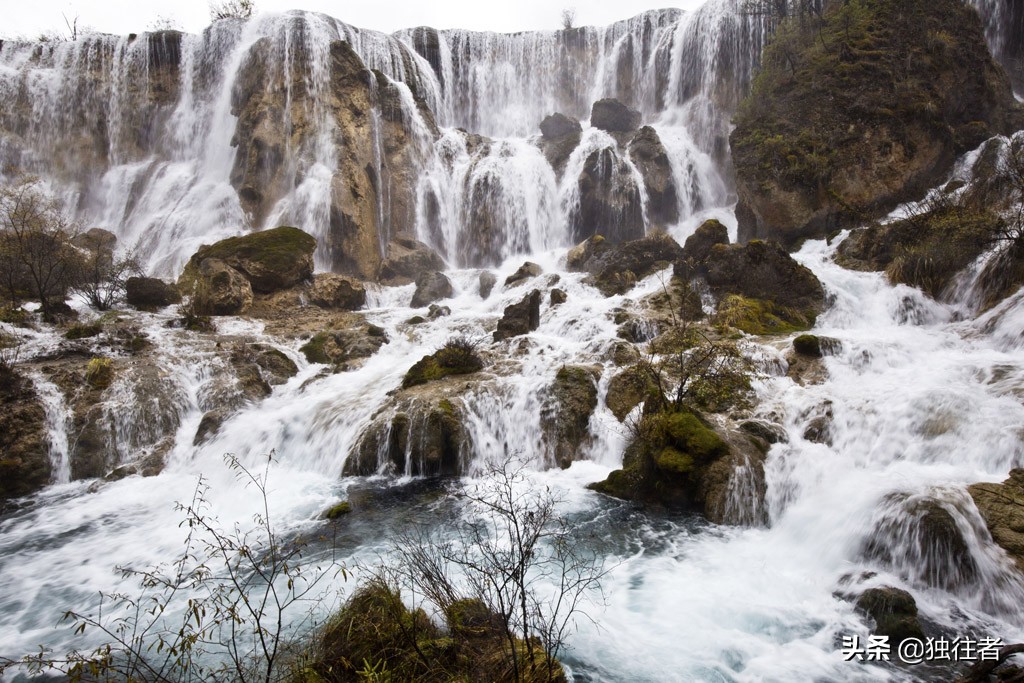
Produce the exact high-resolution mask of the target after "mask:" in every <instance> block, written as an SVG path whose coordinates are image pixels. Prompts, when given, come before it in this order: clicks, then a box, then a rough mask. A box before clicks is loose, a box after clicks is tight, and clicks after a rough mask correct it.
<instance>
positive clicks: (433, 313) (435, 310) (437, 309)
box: [427, 304, 452, 320]
mask: <svg viewBox="0 0 1024 683" xmlns="http://www.w3.org/2000/svg"><path fill="white" fill-rule="evenodd" d="M451 314H452V309H450V308H448V307H447V306H438V305H437V304H430V307H429V308H427V317H428V318H429V319H431V320H437V319H438V318H443V317H445V316H447V315H451Z"/></svg>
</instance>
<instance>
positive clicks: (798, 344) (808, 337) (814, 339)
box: [793, 334, 821, 358]
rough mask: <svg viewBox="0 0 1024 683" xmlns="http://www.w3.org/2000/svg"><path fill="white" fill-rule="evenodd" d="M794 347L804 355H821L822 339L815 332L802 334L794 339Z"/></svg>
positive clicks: (817, 356)
mask: <svg viewBox="0 0 1024 683" xmlns="http://www.w3.org/2000/svg"><path fill="white" fill-rule="evenodd" d="M793 349H794V350H795V351H796V352H797V353H799V354H802V355H804V356H813V357H815V358H820V357H821V339H819V338H818V336H817V335H814V334H801V335H800V336H799V337H797V338H796V339H794V340H793Z"/></svg>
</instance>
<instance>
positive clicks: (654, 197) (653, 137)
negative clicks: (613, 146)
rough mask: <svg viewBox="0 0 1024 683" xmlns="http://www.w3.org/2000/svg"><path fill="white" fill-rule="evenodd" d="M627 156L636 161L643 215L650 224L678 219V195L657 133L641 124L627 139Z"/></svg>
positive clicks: (667, 222) (661, 224)
mask: <svg viewBox="0 0 1024 683" xmlns="http://www.w3.org/2000/svg"><path fill="white" fill-rule="evenodd" d="M627 149H628V150H629V158H630V159H631V160H632V161H633V163H634V164H635V165H636V167H637V170H639V171H640V175H641V176H642V177H643V179H644V186H645V187H646V188H647V218H648V220H649V221H650V226H651V227H654V228H664V227H665V226H668V225H674V224H675V223H677V222H678V221H679V199H678V196H677V193H676V183H675V180H674V178H673V175H672V164H671V163H670V162H669V160H668V154H667V153H666V152H665V146H664V145H663V144H662V143H661V138H659V137H658V133H657V132H656V131H655V130H654V129H653V128H651V127H650V126H644V127H643V128H641V129H640V130H639V131H637V134H636V135H635V136H634V137H633V139H632V140H630V142H629V146H628V147H627Z"/></svg>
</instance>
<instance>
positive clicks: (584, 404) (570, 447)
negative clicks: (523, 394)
mask: <svg viewBox="0 0 1024 683" xmlns="http://www.w3.org/2000/svg"><path fill="white" fill-rule="evenodd" d="M600 377H601V369H600V367H591V366H584V365H563V366H562V367H561V368H559V370H558V372H557V373H556V374H555V381H554V382H553V383H552V384H551V386H549V387H548V388H547V390H546V391H545V392H544V399H543V408H542V410H541V421H540V425H541V430H542V432H543V435H544V444H545V449H546V452H547V459H548V461H549V462H552V463H554V464H555V465H558V466H559V467H561V468H563V469H564V468H566V467H568V466H569V465H571V464H572V463H573V462H574V461H576V460H579V459H580V456H581V452H580V451H581V449H582V448H583V447H584V446H586V445H587V444H588V443H589V442H590V440H591V435H590V416H591V414H593V412H594V408H596V407H597V382H598V380H599V379H600Z"/></svg>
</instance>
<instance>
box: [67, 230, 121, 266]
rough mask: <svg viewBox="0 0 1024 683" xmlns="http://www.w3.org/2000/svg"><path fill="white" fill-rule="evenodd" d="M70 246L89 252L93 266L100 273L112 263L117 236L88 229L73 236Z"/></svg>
mask: <svg viewBox="0 0 1024 683" xmlns="http://www.w3.org/2000/svg"><path fill="white" fill-rule="evenodd" d="M71 244H73V245H74V246H76V247H78V248H79V249H84V250H86V251H87V252H89V254H90V257H91V259H92V261H93V262H94V264H95V265H96V266H98V268H99V270H100V271H102V270H103V269H105V268H108V267H109V266H110V264H111V263H113V261H114V249H115V248H116V247H117V235H115V234H114V233H112V232H110V231H109V230H104V229H103V228H90V229H89V230H87V231H85V232H83V233H81V234H79V235H75V237H74V238H73V239H72V240H71Z"/></svg>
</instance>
